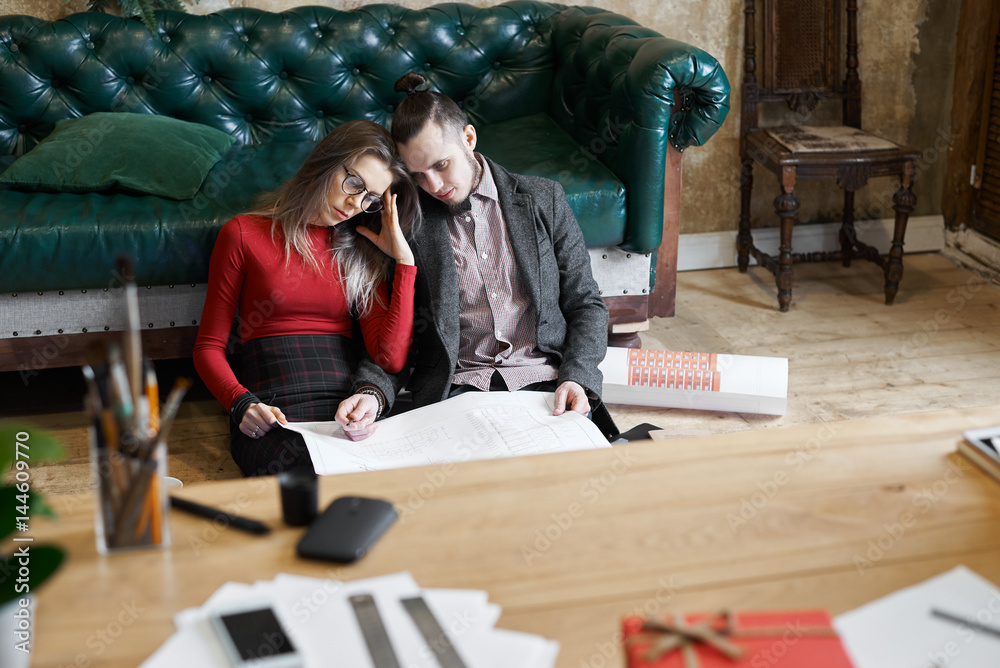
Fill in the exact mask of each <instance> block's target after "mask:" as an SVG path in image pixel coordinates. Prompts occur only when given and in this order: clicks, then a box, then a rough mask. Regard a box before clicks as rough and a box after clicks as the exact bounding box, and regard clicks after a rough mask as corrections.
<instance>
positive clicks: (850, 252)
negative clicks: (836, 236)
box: [840, 190, 858, 267]
mask: <svg viewBox="0 0 1000 668" xmlns="http://www.w3.org/2000/svg"><path fill="white" fill-rule="evenodd" d="M857 234H858V233H857V232H856V231H855V229H854V191H853V190H844V222H843V224H842V225H841V226H840V261H841V262H842V263H843V265H844V266H845V267H850V266H851V260H852V259H854V241H855V240H856V239H857V238H858V236H857Z"/></svg>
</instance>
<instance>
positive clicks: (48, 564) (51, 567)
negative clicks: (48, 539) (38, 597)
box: [0, 545, 66, 605]
mask: <svg viewBox="0 0 1000 668" xmlns="http://www.w3.org/2000/svg"><path fill="white" fill-rule="evenodd" d="M27 548H28V557H27V564H26V565H24V564H21V560H22V559H23V557H20V556H18V554H17V553H16V552H15V553H14V554H10V555H5V556H3V557H0V605H3V604H4V603H6V602H7V601H11V600H13V599H15V598H23V597H24V596H26V595H27V594H28V593H30V592H33V591H35V590H36V589H37V588H38V587H40V586H41V584H42V583H43V582H45V581H46V580H47V579H48V578H49V577H50V576H51V575H52V574H53V573H55V572H56V570H58V568H59V566H60V565H61V564H62V562H63V559H64V558H65V556H66V555H65V554H64V553H63V551H62V550H60V549H59V548H57V547H52V546H50V545H28V546H27ZM22 565H23V566H24V567H25V568H27V570H28V577H27V578H24V579H25V580H26V581H24V582H18V579H19V578H21V577H22V576H21V575H20V569H21V567H22ZM25 584H27V586H28V591H24V585H25ZM19 589H20V590H21V591H19Z"/></svg>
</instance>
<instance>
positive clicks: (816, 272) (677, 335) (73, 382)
mask: <svg viewBox="0 0 1000 668" xmlns="http://www.w3.org/2000/svg"><path fill="white" fill-rule="evenodd" d="M642 339H643V345H644V347H647V348H657V349H669V350H696V351H703V352H716V353H734V354H746V355H774V356H782V357H788V358H789V381H788V384H789V401H788V413H787V414H786V415H784V416H782V417H770V416H758V415H740V414H732V413H713V412H704V411H681V410H667V409H646V408H632V407H626V406H611V412H612V415H613V416H614V417H615V420H616V421H617V423H618V426H619V427H620V428H621V429H622V430H625V429H628V428H629V427H631V426H634V425H636V424H639V423H642V422H650V423H653V424H655V425H657V426H660V427H662V428H664V429H666V430H667V431H668V432H669V433H670V434H671V435H673V436H695V435H701V434H713V433H725V432H733V431H744V430H749V429H771V428H776V427H784V426H789V425H796V424H806V423H816V422H827V421H835V420H844V419H850V418H858V417H864V416H870V415H871V416H879V415H894V414H902V413H916V412H922V411H929V410H936V409H943V408H952V407H972V406H983V405H989V404H997V403H1000V286H998V285H996V284H995V283H992V282H990V280H989V279H984V278H981V277H980V276H979V275H977V274H975V273H973V272H971V271H969V270H967V269H964V268H960V267H957V266H955V265H954V264H953V263H952V262H951V261H950V260H948V259H947V258H945V257H943V256H941V255H939V254H924V255H909V256H906V258H905V273H904V277H903V281H902V283H901V289H900V292H899V295H898V296H897V298H896V303H895V305H893V306H891V307H887V306H885V305H884V303H883V293H882V280H881V272H880V270H878V268H877V267H875V266H874V265H870V264H867V263H864V264H858V265H857V266H854V267H851V268H849V269H845V268H843V267H841V266H840V265H839V264H836V263H824V264H814V265H798V266H796V268H795V289H794V295H793V302H792V308H791V310H790V311H789V312H788V313H780V312H779V311H778V310H777V298H776V288H775V286H774V282H773V279H772V278H771V276H770V274H768V273H767V272H766V271H765V270H763V269H761V268H751V270H750V272H749V274H748V275H743V274H739V273H738V272H737V271H736V270H735V269H719V270H712V271H699V272H685V273H682V274H680V275H679V276H678V281H677V308H676V316H675V317H674V318H668V319H656V320H654V321H653V323H652V324H651V327H650V330H649V331H648V332H645V333H643V335H642ZM158 371H159V373H160V375H161V386H163V385H165V384H168V383H169V382H170V378H171V377H172V376H176V375H178V374H184V375H191V374H193V369H192V367H191V365H190V360H180V361H174V362H170V363H161V364H158ZM83 390H84V388H83V382H82V379H81V378H80V377H79V371H78V370H77V369H54V370H49V371H44V372H42V373H41V374H40V375H38V376H35V377H33V378H30V379H28V380H27V382H24V379H22V378H21V377H20V376H19V375H18V374H17V373H7V374H0V414H2V415H3V416H4V417H11V416H16V417H18V418H22V419H23V420H30V421H31V422H33V423H34V424H36V425H38V426H40V427H43V428H46V429H48V430H50V431H52V432H53V433H54V435H55V436H56V437H57V438H59V439H60V440H61V441H62V443H63V444H64V445H65V447H66V458H65V459H64V460H63V461H62V462H60V463H58V464H52V465H41V464H37V463H36V464H34V465H33V469H32V470H33V476H34V484H35V486H36V489H38V490H39V491H43V492H46V493H49V494H69V493H78V492H81V491H84V490H85V489H87V487H88V485H89V482H88V480H89V468H88V463H87V431H86V427H85V418H84V414H83V412H82V411H81V410H79V406H80V405H81V403H82V399H81V397H82V395H83ZM997 421H998V422H1000V415H998V416H997ZM228 440H229V436H228V430H227V423H226V415H225V414H224V413H223V411H222V409H221V407H220V406H219V405H218V404H217V403H216V402H215V400H214V399H212V398H211V396H210V395H209V394H208V392H207V391H206V390H205V389H204V387H203V386H200V385H196V387H195V388H194V390H193V392H192V393H191V395H190V398H189V399H188V400H187V401H185V403H184V405H183V407H182V409H181V413H180V418H179V420H178V422H177V424H176V426H175V427H174V430H173V433H172V436H171V439H170V461H169V469H170V475H173V476H175V477H177V478H180V479H181V480H182V481H184V482H186V483H191V482H198V481H203V480H218V479H225V478H235V477H239V471H238V469H237V468H236V466H235V464H234V463H233V462H232V459H231V458H230V457H229V451H228ZM665 447H666V446H665Z"/></svg>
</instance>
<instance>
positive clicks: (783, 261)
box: [774, 167, 799, 313]
mask: <svg viewBox="0 0 1000 668" xmlns="http://www.w3.org/2000/svg"><path fill="white" fill-rule="evenodd" d="M781 191H782V192H781V194H780V195H778V196H777V197H776V198H775V199H774V209H775V211H776V212H777V213H778V217H779V218H780V219H781V246H780V247H779V249H778V250H779V253H778V268H777V271H776V272H775V276H774V278H775V284H776V285H777V286H778V308H779V309H780V310H781V311H782V313H784V312H785V311H787V310H788V308H789V306H791V304H792V226H793V225H794V224H795V214H797V213H798V212H799V198H798V197H796V196H795V168H794V167H784V168H782V170H781Z"/></svg>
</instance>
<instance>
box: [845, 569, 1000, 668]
mask: <svg viewBox="0 0 1000 668" xmlns="http://www.w3.org/2000/svg"><path fill="white" fill-rule="evenodd" d="M933 608H938V609H940V610H942V611H945V612H949V613H952V614H955V615H958V616H960V617H964V618H967V619H972V620H976V621H978V622H980V623H983V624H987V625H988V626H992V627H994V628H1000V588H997V586H996V585H995V584H993V583H991V582H990V581H989V580H986V579H985V578H983V577H981V576H979V575H977V574H976V573H974V572H972V571H970V570H969V569H968V568H966V567H964V566H958V567H956V568H954V569H952V570H950V571H948V572H946V573H943V574H941V575H938V576H936V577H933V578H931V579H930V580H927V581H926V582H922V583H920V584H918V585H914V586H912V587H906V588H905V589H900V590H899V591H897V592H894V593H892V594H889V595H888V596H885V597H883V598H880V599H878V600H877V601H873V602H872V603H869V604H867V605H863V606H861V607H860V608H857V609H856V610H852V611H850V612H845V613H844V614H842V615H840V616H838V617H837V618H836V619H834V621H833V626H834V628H836V629H837V632H838V633H839V634H840V638H841V640H843V642H844V647H846V648H847V651H848V653H849V654H850V656H851V659H852V660H853V661H854V665H855V667H856V668H986V667H987V666H990V667H993V666H1000V637H998V636H995V635H991V634H989V633H986V632H983V631H977V630H974V629H971V628H969V627H967V626H966V627H963V626H962V625H960V624H957V623H955V622H952V621H949V620H946V619H940V618H938V617H934V616H932V615H931V610H932V609H933Z"/></svg>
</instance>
